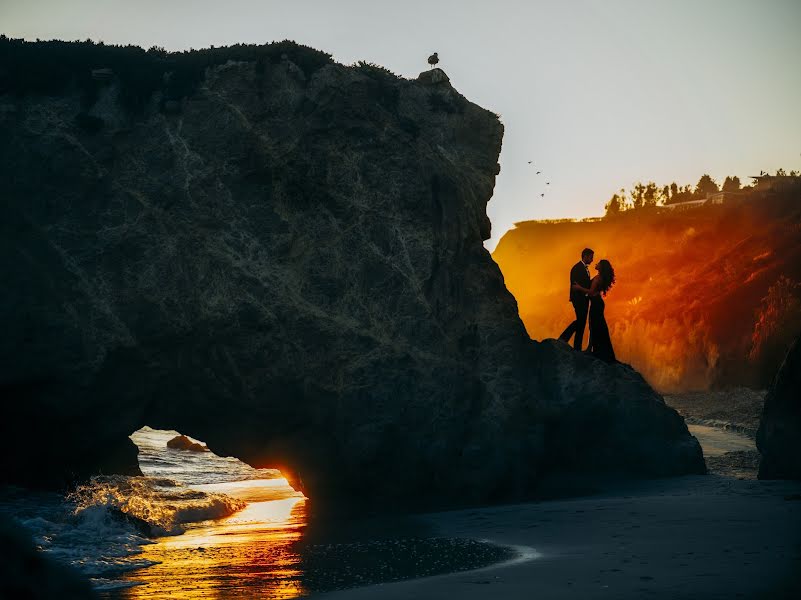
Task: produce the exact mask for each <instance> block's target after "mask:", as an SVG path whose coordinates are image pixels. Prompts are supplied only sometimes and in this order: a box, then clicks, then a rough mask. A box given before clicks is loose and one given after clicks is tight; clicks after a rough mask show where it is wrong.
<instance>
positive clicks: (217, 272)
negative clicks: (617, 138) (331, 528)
mask: <svg viewBox="0 0 801 600" xmlns="http://www.w3.org/2000/svg"><path fill="white" fill-rule="evenodd" d="M437 79H438V81H436V82H433V81H431V75H430V74H428V75H425V76H424V77H421V79H420V80H419V81H409V80H401V79H396V78H394V77H391V76H387V75H386V74H384V73H382V72H380V71H377V70H375V69H367V68H350V67H344V66H342V65H337V64H329V65H327V66H324V67H322V68H319V69H317V70H314V71H313V72H312V71H310V72H304V71H303V69H301V68H300V67H298V66H297V65H295V64H293V63H292V62H291V61H288V60H284V61H282V62H281V63H280V64H267V65H263V64H261V65H260V64H255V63H244V62H243V63H228V64H226V65H224V66H220V67H216V68H214V69H211V70H210V71H209V72H208V73H207V76H206V79H205V82H204V84H203V86H202V87H201V88H200V89H199V90H198V91H197V92H196V93H195V94H193V95H192V96H191V97H190V98H187V99H186V100H184V101H183V104H182V106H181V108H180V110H179V111H168V114H165V113H163V112H159V110H158V108H157V107H158V104H157V101H158V98H157V97H154V98H153V100H152V101H151V104H150V105H149V106H148V107H146V109H145V112H144V114H143V115H141V116H137V117H132V116H130V115H128V114H127V113H126V112H125V111H124V110H123V109H121V108H119V102H117V101H116V100H115V94H116V93H117V90H118V88H117V87H116V86H114V85H111V86H109V87H106V88H104V90H103V91H102V93H101V94H100V97H99V99H98V101H97V102H96V103H95V104H94V106H93V107H92V109H91V111H90V113H89V114H90V116H92V117H96V118H100V119H102V120H103V123H104V126H103V127H102V129H100V131H99V132H97V133H93V134H90V133H88V132H86V131H84V130H81V129H80V128H79V127H78V126H76V124H75V115H76V113H78V112H79V110H80V107H79V98H78V96H77V94H76V95H69V94H66V95H62V96H58V97H49V98H44V97H35V96H28V97H24V98H22V99H17V98H11V97H9V96H6V97H2V98H0V105H2V106H3V107H4V108H3V110H0V118H2V121H0V128H1V129H0V132H1V134H0V165H2V167H0V168H2V170H3V173H2V176H3V180H4V182H7V183H4V186H5V188H6V189H5V192H6V193H4V194H3V195H2V197H0V202H2V206H1V207H0V209H1V210H2V216H3V219H2V221H0V227H2V238H0V245H2V251H0V268H2V271H3V273H4V278H5V286H6V289H7V290H9V292H8V293H6V294H3V295H2V297H0V314H2V316H3V322H4V324H5V329H6V330H5V332H4V335H3V336H2V338H1V339H0V351H1V353H2V357H3V358H2V361H0V384H2V385H3V389H4V394H5V395H6V398H7V405H8V406H9V407H11V409H10V413H9V418H7V419H4V420H3V422H2V425H1V426H0V428H2V430H1V431H0V445H2V446H4V447H3V448H0V452H5V453H8V452H12V451H13V449H15V448H17V447H19V446H20V445H21V443H22V439H23V438H25V437H27V436H28V435H29V433H30V431H34V430H38V431H40V432H46V433H47V435H46V436H43V437H44V439H48V440H52V446H53V447H49V448H42V449H34V450H33V451H32V452H31V453H27V452H26V453H25V454H22V453H17V455H18V456H19V460H18V461H16V463H15V464H10V465H5V464H4V465H3V470H2V474H1V475H2V479H4V480H15V481H23V482H27V483H42V484H47V485H52V484H53V483H57V482H59V481H62V480H63V479H64V477H65V475H69V474H72V475H74V476H75V477H83V476H86V475H87V474H89V473H93V472H96V471H98V470H103V471H106V472H109V471H115V472H116V471H121V470H122V471H128V472H134V471H136V469H137V465H136V460H135V448H132V447H131V444H130V442H129V441H128V439H127V436H128V435H129V434H130V433H131V432H133V431H134V430H136V429H137V428H139V427H141V426H143V425H146V424H147V425H150V426H152V427H157V428H171V429H177V430H179V431H181V432H182V433H185V434H187V435H191V436H192V437H194V438H197V439H201V440H203V441H204V442H206V443H207V444H208V446H209V448H210V449H211V450H212V451H214V452H217V453H218V454H223V455H234V456H237V457H239V458H241V459H243V460H245V461H247V462H249V463H251V464H253V465H256V466H277V467H280V468H282V469H283V470H284V471H285V473H286V474H287V475H288V476H289V478H290V480H291V481H293V482H294V485H296V486H298V487H301V488H302V489H303V490H304V491H305V492H306V493H307V495H309V496H310V497H311V498H313V499H314V500H315V501H318V502H319V503H320V504H323V505H330V506H342V505H349V506H353V505H355V504H359V503H365V504H370V505H374V506H383V507H391V506H392V505H395V504H398V505H404V506H409V505H419V504H428V505H430V504H437V503H438V504H455V503H468V502H483V501H492V500H499V499H512V498H519V497H522V496H524V495H525V494H527V493H529V492H530V491H531V490H532V489H533V488H534V487H535V486H536V484H537V482H538V481H539V479H540V477H541V476H542V475H543V474H544V473H546V472H548V471H551V470H560V469H564V468H576V469H588V468H589V469H612V470H620V471H628V472H637V473H642V474H652V475H668V474H678V473H686V472H703V470H704V463H703V458H702V456H701V451H700V447H699V446H698V444H697V442H696V441H695V439H694V438H692V437H691V436H690V435H689V434H688V432H687V429H686V427H685V425H684V422H683V421H682V419H681V418H680V417H679V416H678V415H677V413H676V412H675V411H673V410H672V409H670V408H668V407H666V406H665V405H664V402H663V401H662V399H661V397H660V396H658V395H657V394H656V393H655V392H654V391H653V390H651V388H650V387H649V386H648V385H647V384H646V383H645V382H644V381H643V379H642V378H641V377H640V376H639V375H638V374H637V373H635V372H634V371H632V370H631V369H629V368H627V367H625V366H609V365H606V364H602V363H600V362H598V361H594V360H593V359H590V358H587V357H584V356H579V355H575V354H573V353H572V351H570V350H569V349H568V348H567V346H563V345H561V344H559V343H557V342H553V341H551V342H546V343H542V344H539V343H536V342H532V341H530V340H529V339H528V337H527V335H526V333H525V330H524V328H523V325H522V323H521V321H520V319H519V317H518V313H517V305H516V302H515V299H514V298H513V297H512V296H511V294H509V292H508V291H507V290H506V288H505V286H504V282H503V277H502V275H501V273H500V271H499V269H498V267H497V265H496V264H495V263H494V262H493V261H492V259H491V257H490V255H489V253H488V252H487V251H486V250H485V249H484V247H483V245H482V240H484V239H487V238H488V237H489V235H490V223H489V220H488V219H487V216H486V204H487V202H488V200H489V198H490V197H491V195H492V191H493V187H494V183H495V177H496V175H497V174H498V170H499V167H498V163H497V159H498V155H499V152H500V147H501V139H502V133H503V129H502V126H501V124H500V123H499V121H498V119H497V117H496V116H495V115H493V114H492V113H490V112H488V111H486V110H484V109H482V108H480V107H478V106H476V105H474V104H472V103H470V102H468V101H467V100H466V99H465V98H464V97H462V96H461V95H460V94H459V93H458V92H457V91H456V90H455V89H454V88H453V87H452V86H451V84H450V83H449V82H448V81H447V80H446V79H443V78H437ZM156 96H158V94H156ZM56 449H58V450H56ZM4 455H6V456H7V455H8V454H4Z"/></svg>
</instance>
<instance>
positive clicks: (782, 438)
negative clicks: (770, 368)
mask: <svg viewBox="0 0 801 600" xmlns="http://www.w3.org/2000/svg"><path fill="white" fill-rule="evenodd" d="M799 390H801V337H799V338H796V340H795V342H794V343H793V345H792V347H791V348H790V351H789V352H788V353H787V357H786V358H785V359H784V362H783V363H782V366H781V368H780V369H779V372H778V373H777V374H776V378H775V379H774V380H773V383H772V384H771V386H770V389H769V390H768V395H767V396H765V407H764V409H763V411H762V420H761V421H760V422H759V431H757V448H758V449H759V452H760V453H761V454H762V461H761V462H760V463H759V478H760V479H801V393H799Z"/></svg>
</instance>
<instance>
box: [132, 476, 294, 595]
mask: <svg viewBox="0 0 801 600" xmlns="http://www.w3.org/2000/svg"><path fill="white" fill-rule="evenodd" d="M195 487H197V488H199V489H202V490H203V491H213V492H222V493H225V494H228V495H230V496H234V497H237V498H241V499H243V500H246V501H247V502H248V503H249V504H248V506H247V507H246V508H245V509H243V510H241V511H240V512H238V513H236V514H234V515H232V516H230V517H228V518H226V519H222V520H219V521H205V522H203V523H198V524H194V525H190V526H189V527H188V528H187V531H186V532H185V533H184V534H182V535H178V536H172V537H164V538H159V539H157V540H156V541H155V543H153V544H149V545H146V546H145V547H144V549H143V553H142V555H141V556H140V558H142V559H145V560H150V561H156V562H158V563H159V564H156V565H153V566H150V567H147V568H144V569H140V570H138V571H134V572H132V573H130V574H129V575H128V576H127V577H126V579H127V580H128V581H132V582H134V581H135V582H138V583H141V584H142V585H137V586H135V587H131V588H128V589H126V590H124V591H123V592H122V593H121V594H120V597H122V598H126V599H131V600H134V599H138V598H148V599H152V598H180V599H190V598H221V599H222V598H226V599H227V598H295V597H297V596H301V595H304V594H305V593H306V592H305V590H304V589H303V587H302V584H301V574H302V573H301V571H300V570H299V568H298V565H299V561H300V557H299V556H298V554H297V552H295V551H294V543H295V542H297V541H298V540H299V539H300V537H301V535H302V532H303V529H304V528H305V526H306V498H304V497H303V496H300V495H297V493H296V492H294V490H292V488H290V487H289V485H288V484H287V483H286V480H284V479H270V480H258V481H240V482H233V483H224V484H213V485H207V486H195Z"/></svg>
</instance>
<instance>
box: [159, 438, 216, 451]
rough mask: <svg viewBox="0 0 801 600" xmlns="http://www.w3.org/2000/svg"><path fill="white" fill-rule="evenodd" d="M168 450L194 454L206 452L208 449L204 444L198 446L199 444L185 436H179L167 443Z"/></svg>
mask: <svg viewBox="0 0 801 600" xmlns="http://www.w3.org/2000/svg"><path fill="white" fill-rule="evenodd" d="M167 448H172V449H173V450H190V451H192V452H206V451H208V448H206V446H204V445H203V444H198V443H197V442H193V441H192V440H190V439H189V438H188V437H186V436H185V435H178V436H175V437H174V438H172V439H171V440H170V441H169V442H167Z"/></svg>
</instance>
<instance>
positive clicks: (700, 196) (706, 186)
mask: <svg viewBox="0 0 801 600" xmlns="http://www.w3.org/2000/svg"><path fill="white" fill-rule="evenodd" d="M719 191H720V188H718V184H717V182H715V180H714V179H712V177H710V176H709V175H707V174H706V173H704V174H703V175H701V179H699V180H698V183H697V184H695V193H694V196H695V198H696V199H697V200H704V199H705V198H706V195H707V194H717V193H718V192H719Z"/></svg>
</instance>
